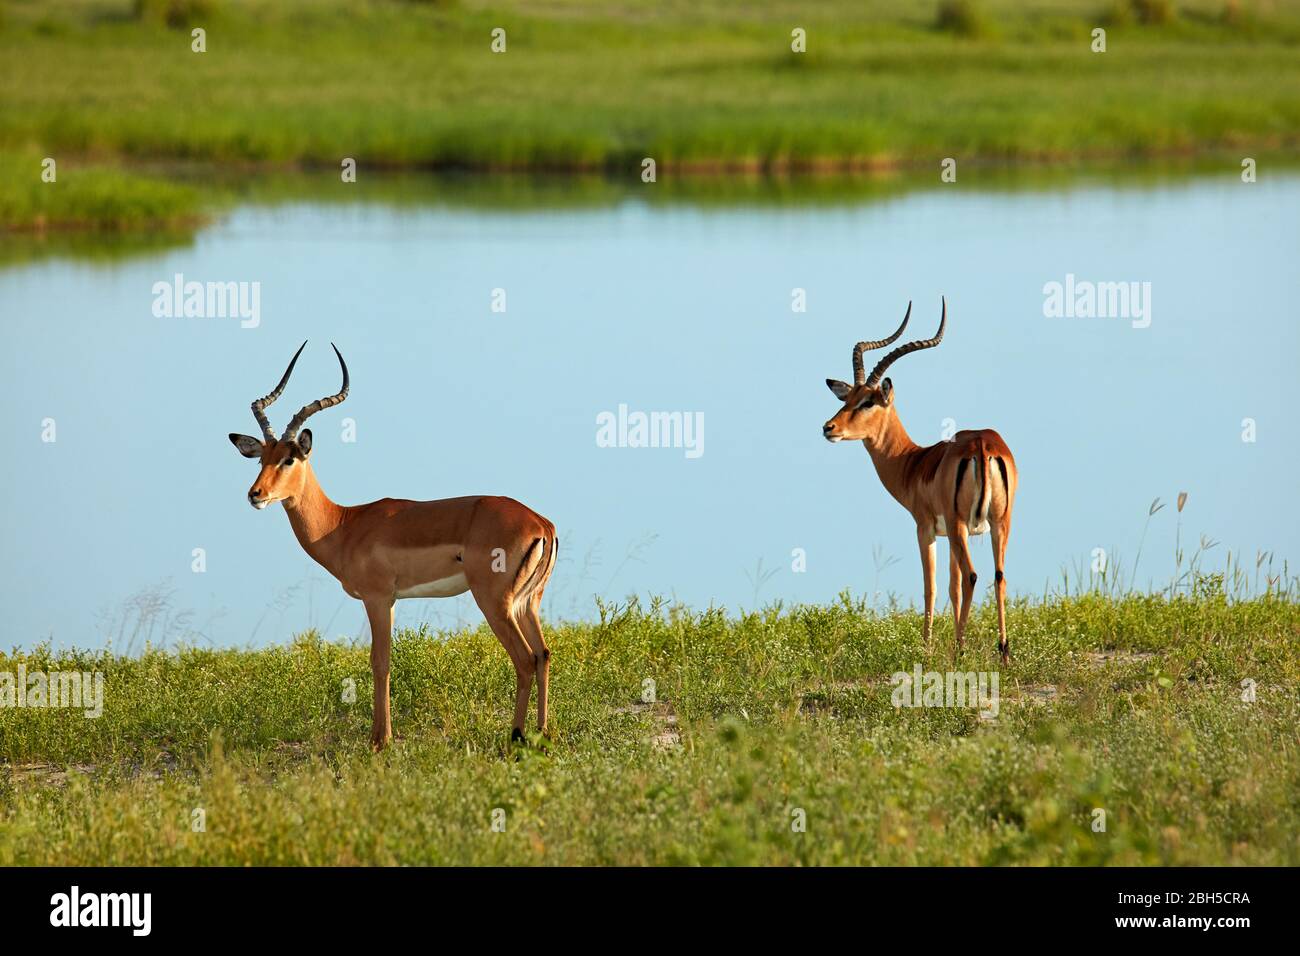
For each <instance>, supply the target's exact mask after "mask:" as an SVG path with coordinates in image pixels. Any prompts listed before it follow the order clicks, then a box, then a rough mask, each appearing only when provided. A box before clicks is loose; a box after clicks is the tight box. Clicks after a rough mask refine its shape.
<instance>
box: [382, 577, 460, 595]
mask: <svg viewBox="0 0 1300 956" xmlns="http://www.w3.org/2000/svg"><path fill="white" fill-rule="evenodd" d="M468 590H469V582H468V581H466V580H465V575H463V574H453V575H452V576H451V577H449V578H441V579H439V580H437V581H429V582H427V583H425V584H417V585H415V586H414V587H409V588H407V589H406V590H405V591H398V592H397V597H399V598H440V597H454V596H456V595H457V594H464V593H465V592H466V591H468Z"/></svg>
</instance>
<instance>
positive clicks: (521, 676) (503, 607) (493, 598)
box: [467, 562, 537, 740]
mask: <svg viewBox="0 0 1300 956" xmlns="http://www.w3.org/2000/svg"><path fill="white" fill-rule="evenodd" d="M467 564H468V562H467ZM490 583H491V582H485V586H483V587H474V586H473V582H471V593H472V594H473V595H474V602H475V603H476V604H478V607H479V610H480V611H482V612H483V617H484V619H486V620H487V623H488V627H490V628H492V633H493V634H495V635H496V636H497V640H498V641H500V642H501V646H502V647H504V648H505V649H506V653H507V654H509V655H510V663H512V664H514V665H515V719H514V723H513V724H511V729H510V739H511V740H523V739H524V722H525V721H526V720H527V719H528V696H529V694H531V693H532V690H533V674H534V673H535V672H536V670H537V664H536V661H535V660H534V659H533V651H532V648H531V647H529V646H528V640H527V639H526V638H525V637H524V633H523V631H521V630H520V629H519V624H518V623H517V622H516V621H515V616H514V599H513V597H512V596H511V595H510V594H509V593H506V594H502V593H500V592H499V591H498V592H496V593H493V592H492V591H491V588H490ZM485 592H487V593H485Z"/></svg>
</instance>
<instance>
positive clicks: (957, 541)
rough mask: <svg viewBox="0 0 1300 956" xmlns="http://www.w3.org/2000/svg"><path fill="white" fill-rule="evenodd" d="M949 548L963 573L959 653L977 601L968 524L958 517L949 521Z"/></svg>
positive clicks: (958, 636) (959, 618)
mask: <svg viewBox="0 0 1300 956" xmlns="http://www.w3.org/2000/svg"><path fill="white" fill-rule="evenodd" d="M948 523H949V526H950V527H951V529H952V530H951V531H950V532H949V533H948V548H949V551H950V552H951V555H952V558H951V560H952V561H954V562H955V563H956V565H957V568H958V570H959V571H960V573H961V613H960V614H958V615H957V651H958V652H959V653H960V652H961V651H962V650H964V649H965V646H966V643H965V642H966V621H967V620H968V619H969V618H970V606H971V604H972V603H973V602H974V600H975V565H974V564H973V563H972V562H971V557H970V547H969V546H968V545H967V542H966V523H965V522H964V521H962V520H961V519H960V518H959V517H957V516H956V515H954V516H953V518H950V519H949V522H948Z"/></svg>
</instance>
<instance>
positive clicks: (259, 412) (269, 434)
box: [253, 342, 307, 442]
mask: <svg viewBox="0 0 1300 956" xmlns="http://www.w3.org/2000/svg"><path fill="white" fill-rule="evenodd" d="M306 347H307V343H306V342H303V343H302V345H300V346H298V351H296V352H294V353H293V359H292V360H290V362H289V367H288V368H287V369H285V370H284V375H283V377H281V379H280V384H279V385H277V386H276V387H275V388H273V389H272V390H271V394H269V395H263V396H262V397H261V398H259V399H258V400H257V401H255V402H253V417H254V418H256V419H257V424H259V425H261V426H262V434H263V435H264V436H265V437H266V440H267V441H270V442H273V441H275V429H273V428H272V427H271V423H270V421H268V420H267V417H266V415H265V413H264V412H263V409H264V408H266V406H267V405H270V404H271V403H272V402H274V401H275V400H276V399H277V398H279V397H280V393H281V392H283V391H284V386H285V385H287V384H288V382H289V376H290V375H292V374H293V367H294V366H295V365H297V364H298V356H299V355H301V354H302V350H303V349H305V348H306Z"/></svg>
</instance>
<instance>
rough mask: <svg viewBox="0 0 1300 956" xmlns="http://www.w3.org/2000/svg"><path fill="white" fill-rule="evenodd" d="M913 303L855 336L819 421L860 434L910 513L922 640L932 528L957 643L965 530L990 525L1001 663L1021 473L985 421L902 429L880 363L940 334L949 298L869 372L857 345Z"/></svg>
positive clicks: (932, 342) (966, 560)
mask: <svg viewBox="0 0 1300 956" xmlns="http://www.w3.org/2000/svg"><path fill="white" fill-rule="evenodd" d="M911 316H912V304H911V303H910V302H909V303H908V304H907V314H906V315H904V316H903V324H902V325H900V326H899V327H898V331H897V332H895V333H894V334H893V335H891V336H890V337H889V338H887V339H880V340H878V341H875V342H859V343H858V344H857V345H856V346H855V347H854V349H853V384H852V385H849V384H848V383H847V382H840V381H837V380H835V379H829V378H828V379H827V380H826V384H827V385H828V386H830V390H831V391H832V392H834V393H835V397H836V398H838V399H839V400H840V401H842V402H843V403H844V407H843V408H841V409H840V410H839V412H838V413H836V415H835V417H834V418H832V419H831V420H830V421H828V422H827V423H826V424H825V425H823V426H822V434H823V435H824V436H825V437H826V440H827V441H830V442H837V441H845V440H851V441H858V440H861V441H862V444H864V445H865V446H866V448H867V451H868V452H869V453H870V455H871V461H872V463H873V464H874V465H875V466H876V474H877V475H879V476H880V482H881V484H883V485H884V486H885V490H886V491H888V492H889V493H890V494H891V495H893V496H894V498H895V499H896V500H897V501H898V503H899V504H901V505H902V506H903V507H904V508H906V509H907V510H908V511H910V512H911V513H912V517H913V518H914V519H915V520H916V537H917V541H918V542H919V543H920V545H921V569H922V571H923V572H924V574H925V627H924V629H923V635H924V639H925V640H926V641H927V642H928V641H929V639H930V631H931V627H932V625H933V622H934V588H935V551H936V547H935V536H936V535H945V536H947V538H948V568H949V573H948V596H949V597H950V598H951V600H952V613H953V623H954V626H955V628H956V632H957V649H958V650H959V651H960V649H961V648H962V647H963V644H964V641H963V638H964V634H965V631H966V619H967V617H968V616H969V614H970V606H971V599H972V598H973V597H974V594H975V568H974V566H973V565H972V563H971V557H970V549H969V548H968V547H967V543H966V536H967V535H968V534H983V533H984V532H985V531H991V532H992V540H993V566H994V568H995V571H994V575H993V583H994V590H995V591H996V593H997V602H998V650H999V651H1000V652H1001V654H1002V662H1003V663H1004V664H1005V663H1006V662H1007V661H1008V660H1009V658H1010V652H1011V648H1010V645H1009V644H1008V643H1007V610H1006V598H1007V581H1006V577H1005V575H1004V574H1003V573H1002V570H1003V558H1004V557H1005V555H1006V551H1007V536H1008V535H1009V534H1010V533H1011V504H1012V501H1013V500H1014V499H1015V495H1016V485H1017V484H1018V482H1019V478H1018V475H1017V472H1016V461H1015V459H1014V458H1012V457H1011V449H1010V448H1008V447H1007V444H1006V442H1004V441H1003V440H1002V436H1001V435H999V434H998V433H997V432H995V431H993V430H992V429H990V428H983V429H980V430H978V431H960V432H957V434H956V435H954V436H953V437H952V439H951V440H949V441H943V442H940V443H939V444H937V445H930V446H929V447H926V448H922V447H921V446H920V445H917V444H916V443H915V442H913V441H912V439H911V438H909V437H908V436H907V431H906V430H905V429H904V428H903V424H902V422H900V421H899V420H898V413H897V412H896V411H895V410H894V386H893V383H892V382H890V380H889V379H887V378H886V379H883V380H882V379H881V376H882V375H884V374H885V370H886V369H887V368H889V366H890V365H892V364H893V363H894V362H895V361H897V360H898V359H900V358H902V357H903V356H904V355H907V354H908V353H910V352H916V351H918V350H920V349H931V348H934V347H935V346H936V345H938V344H939V343H940V342H941V341H942V340H943V331H944V327H945V326H946V325H947V324H948V303H947V302H946V301H945V302H944V303H943V314H942V316H941V318H940V319H939V331H938V332H937V333H935V336H934V338H932V339H918V340H917V341H915V342H908V343H907V344H906V345H900V346H899V347H898V348H896V349H894V350H893V351H892V352H890V353H889V354H887V355H886V356H885V357H884V358H883V359H881V360H880V361H879V362H877V363H876V367H875V368H873V369H872V370H871V374H870V375H869V376H868V375H866V374H865V373H864V371H863V368H862V353H863V352H865V351H868V350H869V349H878V348H884V347H885V346H886V345H889V344H890V343H892V342H893V341H894V340H895V339H897V338H898V337H899V336H900V335H902V334H903V330H904V329H905V328H907V320H908V319H909V318H911Z"/></svg>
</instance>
